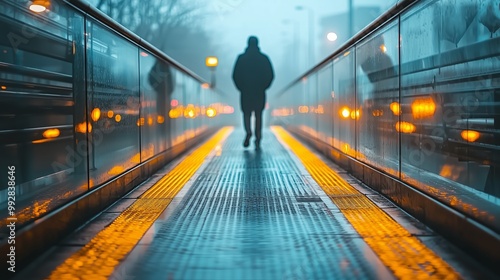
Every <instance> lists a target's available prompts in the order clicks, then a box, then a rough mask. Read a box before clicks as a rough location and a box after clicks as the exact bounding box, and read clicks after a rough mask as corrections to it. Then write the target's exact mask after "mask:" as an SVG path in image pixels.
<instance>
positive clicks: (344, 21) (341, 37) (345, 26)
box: [319, 6, 381, 59]
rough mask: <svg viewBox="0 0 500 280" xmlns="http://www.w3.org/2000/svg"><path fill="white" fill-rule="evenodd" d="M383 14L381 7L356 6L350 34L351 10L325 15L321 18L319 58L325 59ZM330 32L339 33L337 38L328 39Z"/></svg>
mask: <svg viewBox="0 0 500 280" xmlns="http://www.w3.org/2000/svg"><path fill="white" fill-rule="evenodd" d="M380 14H381V10H380V7H376V6H371V7H354V11H353V27H352V33H353V34H349V31H350V30H349V12H345V13H341V14H335V15H330V16H325V17H323V18H321V19H320V26H321V27H320V31H321V33H320V34H321V40H319V41H320V42H321V43H320V46H319V58H321V59H323V58H325V57H327V56H328V55H330V54H331V53H332V52H333V51H335V50H336V49H337V48H338V47H340V46H341V45H342V44H343V43H345V42H346V41H347V40H348V39H349V38H351V37H352V36H353V35H354V34H356V33H357V32H358V31H360V30H361V29H363V28H364V27H365V26H367V25H368V24H370V23H371V22H372V21H373V20H375V19H376V18H377V17H378V16H379V15H380ZM329 32H335V34H337V40H335V41H333V42H331V41H328V39H327V37H326V36H327V34H328V33H329Z"/></svg>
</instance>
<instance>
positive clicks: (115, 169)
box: [108, 165, 125, 175]
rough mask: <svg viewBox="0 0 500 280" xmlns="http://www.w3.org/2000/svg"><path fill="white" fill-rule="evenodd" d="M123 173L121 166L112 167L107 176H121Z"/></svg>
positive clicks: (123, 169)
mask: <svg viewBox="0 0 500 280" xmlns="http://www.w3.org/2000/svg"><path fill="white" fill-rule="evenodd" d="M123 171H125V168H123V166H121V165H118V166H113V168H111V169H110V170H109V171H108V174H109V175H119V174H122V173H123Z"/></svg>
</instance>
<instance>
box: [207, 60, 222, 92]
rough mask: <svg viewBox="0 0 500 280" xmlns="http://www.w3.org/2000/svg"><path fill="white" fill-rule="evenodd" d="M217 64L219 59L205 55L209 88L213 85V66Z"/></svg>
mask: <svg viewBox="0 0 500 280" xmlns="http://www.w3.org/2000/svg"><path fill="white" fill-rule="evenodd" d="M218 64H219V60H218V59H217V57H215V56H207V58H206V59H205V65H206V66H207V67H208V69H210V88H214V87H215V67H217V65H218Z"/></svg>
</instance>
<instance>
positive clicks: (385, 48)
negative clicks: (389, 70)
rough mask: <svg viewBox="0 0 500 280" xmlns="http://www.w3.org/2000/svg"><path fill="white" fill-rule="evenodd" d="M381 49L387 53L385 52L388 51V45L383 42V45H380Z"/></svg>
mask: <svg viewBox="0 0 500 280" xmlns="http://www.w3.org/2000/svg"><path fill="white" fill-rule="evenodd" d="M380 50H381V51H382V52H383V53H385V52H387V47H386V46H385V45H383V44H382V45H380Z"/></svg>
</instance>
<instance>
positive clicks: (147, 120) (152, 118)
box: [137, 50, 174, 161]
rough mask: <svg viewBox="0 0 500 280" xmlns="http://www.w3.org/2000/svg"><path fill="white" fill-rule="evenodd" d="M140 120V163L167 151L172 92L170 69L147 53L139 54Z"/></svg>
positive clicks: (138, 124)
mask: <svg viewBox="0 0 500 280" xmlns="http://www.w3.org/2000/svg"><path fill="white" fill-rule="evenodd" d="M139 58H140V67H141V68H140V69H141V71H140V75H141V116H140V118H139V119H138V120H137V126H139V127H140V128H141V161H144V160H146V159H148V158H150V157H152V156H153V155H156V154H158V153H160V152H162V151H165V150H166V149H167V148H168V147H170V143H169V140H168V139H169V134H168V132H169V127H170V125H169V123H170V118H169V117H168V112H169V111H170V101H171V95H172V92H173V88H174V77H173V74H172V70H171V68H172V66H170V65H169V64H168V63H166V62H163V61H161V60H159V59H158V58H156V57H154V56H152V55H151V54H150V53H148V52H146V51H144V50H141V51H140V56H139Z"/></svg>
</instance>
